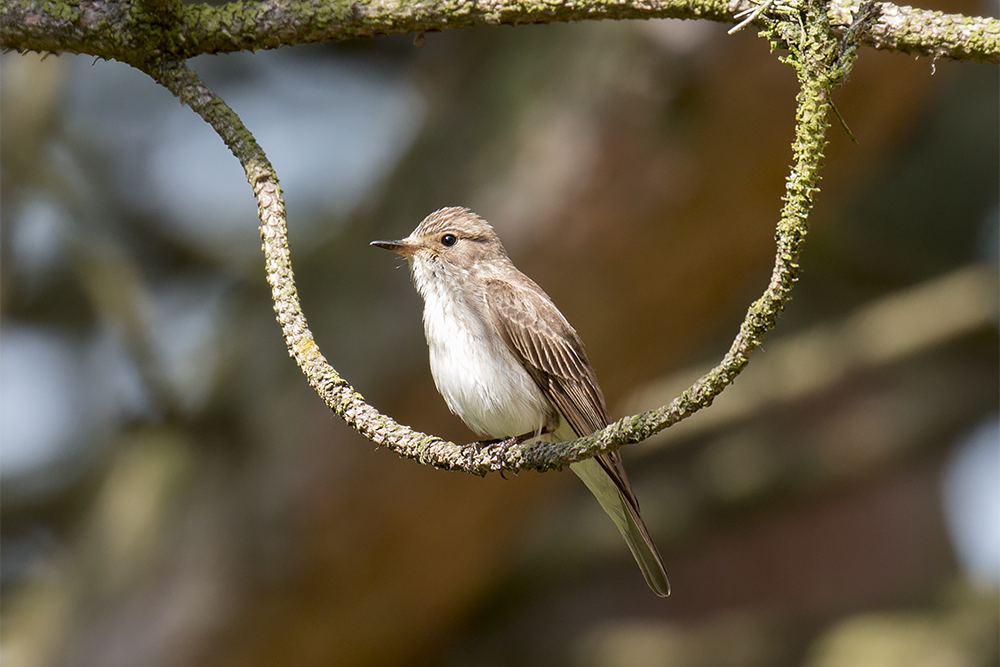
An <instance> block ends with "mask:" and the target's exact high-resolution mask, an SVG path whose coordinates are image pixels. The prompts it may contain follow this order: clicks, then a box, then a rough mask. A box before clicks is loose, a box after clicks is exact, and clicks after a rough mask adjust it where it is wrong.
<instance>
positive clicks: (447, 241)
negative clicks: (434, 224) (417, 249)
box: [441, 234, 458, 248]
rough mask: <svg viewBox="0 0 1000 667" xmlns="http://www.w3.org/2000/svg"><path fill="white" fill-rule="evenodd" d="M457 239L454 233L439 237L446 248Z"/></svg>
mask: <svg viewBox="0 0 1000 667" xmlns="http://www.w3.org/2000/svg"><path fill="white" fill-rule="evenodd" d="M457 241H458V237H457V236H455V235H454V234H445V235H444V236H442V237H441V245H443V246H444V247H446V248H450V247H451V246H453V245H455V243H456V242H457Z"/></svg>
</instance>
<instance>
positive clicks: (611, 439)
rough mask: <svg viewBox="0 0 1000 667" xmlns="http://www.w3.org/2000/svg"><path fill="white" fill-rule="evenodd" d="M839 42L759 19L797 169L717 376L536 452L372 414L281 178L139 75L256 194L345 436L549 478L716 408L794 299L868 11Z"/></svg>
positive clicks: (297, 351)
mask: <svg viewBox="0 0 1000 667" xmlns="http://www.w3.org/2000/svg"><path fill="white" fill-rule="evenodd" d="M860 12H861V14H860V16H858V17H857V18H856V19H855V21H854V22H853V23H852V25H851V27H850V29H848V30H847V31H846V32H845V35H846V36H847V37H846V38H845V39H838V38H837V37H836V36H835V35H834V33H833V32H832V30H831V27H830V24H829V19H828V17H827V13H826V8H825V5H823V4H822V3H820V2H813V3H810V4H807V5H806V6H805V7H804V8H803V9H802V11H801V13H800V14H796V15H794V16H788V17H785V18H783V19H772V18H768V17H764V18H763V20H764V21H765V23H766V25H767V27H766V30H765V33H766V34H767V36H768V37H769V39H770V40H771V42H772V45H773V46H775V47H779V48H784V49H788V51H789V53H788V55H787V56H785V57H784V58H783V60H784V61H785V62H787V63H789V64H791V65H792V66H793V67H794V68H795V70H796V73H797V75H798V78H799V81H800V84H801V89H800V92H799V94H798V96H797V104H798V111H797V113H796V128H795V140H794V143H793V151H794V163H793V165H792V168H791V173H790V175H789V176H788V178H787V181H786V191H785V195H784V198H783V199H784V206H783V208H782V211H781V216H780V219H779V221H778V226H777V232H776V239H777V253H776V256H775V264H774V269H773V271H772V274H771V281H770V283H769V285H768V287H767V289H766V291H765V292H764V294H763V295H762V296H761V297H760V298H759V299H758V300H757V301H755V302H754V303H753V304H752V305H751V306H750V308H749V310H748V311H747V315H746V318H745V319H744V322H743V324H742V326H741V327H740V332H739V335H738V336H737V337H736V340H735V341H734V342H733V344H732V346H731V347H730V349H729V352H728V353H727V354H726V355H725V357H724V358H723V359H722V361H721V362H720V363H719V365H718V366H716V367H715V368H714V369H713V370H712V371H710V372H709V373H708V374H706V375H705V376H704V377H702V378H700V379H699V380H698V381H697V382H695V383H694V385H692V386H691V387H690V388H689V389H688V390H687V391H685V392H684V393H683V394H681V396H679V397H678V398H676V399H675V400H674V401H672V402H671V403H670V404H669V405H667V406H664V407H662V408H659V409H657V410H650V411H649V412H646V413H643V414H641V415H636V416H632V417H626V418H623V419H621V420H619V421H618V422H616V423H614V424H612V425H611V426H608V427H607V428H605V429H604V430H602V431H600V432H598V433H596V434H594V435H592V436H589V437H586V438H581V439H579V440H576V441H573V442H570V443H532V444H527V445H520V446H513V447H505V446H502V445H493V446H484V447H469V446H460V445H456V444H454V443H451V442H447V441H444V440H442V439H440V438H437V437H435V436H431V435H427V434H425V433H421V432H419V431H415V430H413V429H411V428H409V427H407V426H405V425H402V424H399V423H397V422H396V421H394V420H393V419H391V418H390V417H388V416H386V415H383V414H381V413H380V412H379V411H378V410H376V409H375V408H374V407H372V406H370V405H368V404H367V403H366V402H365V401H364V399H363V397H362V396H361V395H360V394H358V393H357V392H356V391H355V390H354V389H353V387H351V385H350V384H348V383H347V381H346V380H344V379H343V378H342V377H340V375H339V374H338V373H337V371H336V370H334V368H333V367H332V366H330V364H329V363H328V362H327V361H326V359H325V358H324V357H323V355H322V354H321V353H320V351H319V348H318V347H317V345H316V342H315V340H314V338H313V336H312V333H311V332H310V330H309V327H308V324H307V322H306V318H305V315H304V314H303V313H302V309H301V306H300V303H299V299H298V294H297V290H296V287H295V281H294V275H293V272H292V267H291V261H290V257H289V248H288V238H287V227H286V223H285V210H284V203H283V201H282V198H281V189H280V187H279V185H278V179H277V175H276V174H275V172H274V169H273V167H272V166H271V164H270V163H269V162H268V160H267V157H266V155H265V154H264V152H263V150H262V149H261V147H260V146H259V145H258V144H257V142H256V140H255V139H254V138H253V136H252V135H251V134H250V132H249V131H248V130H247V129H246V128H245V127H244V126H243V123H242V121H240V119H239V117H238V116H237V115H236V114H235V112H233V111H232V110H231V109H230V108H229V107H228V106H227V105H226V104H225V103H224V102H223V101H222V100H221V99H220V98H219V97H218V96H216V95H215V94H214V93H212V91H211V90H209V89H208V88H207V87H206V86H205V85H204V83H202V82H201V80H200V79H199V78H198V76H197V74H195V73H194V72H193V71H192V70H191V69H190V68H188V67H187V66H186V65H185V64H184V63H183V62H180V61H177V60H173V61H160V62H157V63H154V64H151V65H147V66H145V68H144V69H145V71H146V72H147V73H148V74H149V75H150V76H152V77H153V78H154V79H155V80H156V81H158V82H160V83H161V84H162V85H164V86H165V87H167V88H168V89H169V90H171V91H172V92H173V93H174V94H175V95H177V96H178V97H179V98H180V99H181V100H182V101H183V102H185V103H187V104H188V105H190V106H191V108H192V109H194V111H195V112H197V113H198V114H199V115H200V116H201V117H202V118H204V119H205V120H206V122H208V123H209V124H210V125H211V126H212V127H213V128H214V129H215V130H216V132H218V133H219V135H220V136H221V137H222V138H223V140H224V141H225V143H226V145H227V146H229V148H230V150H232V152H233V154H234V155H236V157H237V158H238V159H239V160H240V163H241V164H242V165H243V167H244V169H245V171H246V175H247V180H248V181H249V182H250V184H251V186H252V187H253V190H254V194H255V195H256V197H257V202H258V214H259V216H260V220H261V238H262V240H263V250H264V255H265V258H266V270H267V280H268V283H269V284H270V285H271V293H272V298H273V300H274V308H275V312H276V314H277V319H278V323H279V324H280V325H281V329H282V333H283V335H284V337H285V341H286V344H287V346H288V349H289V352H290V354H291V355H292V357H293V358H294V359H295V361H296V363H297V364H298V365H299V367H300V368H301V369H302V372H303V373H305V375H306V377H307V379H308V382H309V384H310V385H311V386H312V387H313V388H314V389H315V390H316V391H317V393H319V395H320V396H321V397H322V398H323V400H324V401H325V402H326V404H327V405H328V406H329V407H330V409H332V410H333V411H334V412H336V413H337V414H338V415H340V416H341V417H342V418H343V419H344V420H345V421H346V422H347V423H348V424H349V425H350V426H351V427H353V428H354V429H356V430H357V431H358V432H360V433H361V434H362V435H364V436H365V437H367V438H368V439H370V440H372V441H373V442H375V443H377V444H379V445H383V446H385V447H388V448H390V449H392V450H393V451H394V452H396V453H397V454H399V455H400V456H403V457H407V458H412V459H415V460H417V461H419V462H421V463H425V464H430V465H434V466H436V467H439V468H445V469H457V470H464V471H466V472H470V473H474V474H478V475H484V474H486V473H487V472H489V471H491V470H511V471H518V470H525V469H531V470H539V471H542V470H549V469H553V468H561V467H564V466H565V465H567V464H569V463H571V462H573V461H578V460H581V459H585V458H588V457H590V456H594V455H596V454H598V453H602V452H607V451H611V450H613V449H617V448H618V447H620V446H621V445H623V444H626V443H634V442H639V441H641V440H644V439H646V438H648V437H649V436H650V435H652V434H654V433H656V432H658V431H661V430H663V429H664V428H667V427H668V426H670V425H671V424H674V423H677V422H678V421H680V420H682V419H684V418H686V417H688V416H690V415H692V414H694V413H695V412H696V411H698V410H700V409H701V408H704V407H707V406H709V405H711V403H712V401H713V400H714V398H715V397H716V396H717V395H718V394H719V393H720V392H722V391H723V389H725V388H726V387H727V386H728V385H729V384H731V383H732V382H733V380H734V379H735V378H736V376H737V375H739V373H740V371H742V370H743V368H744V367H745V366H746V364H747V362H748V360H749V356H750V354H751V353H752V352H753V350H754V349H756V348H757V347H758V346H759V345H760V343H761V340H762V338H763V336H764V334H765V333H766V332H768V331H769V330H770V329H772V328H773V327H774V325H775V322H776V319H777V316H778V313H779V312H781V310H782V308H783V307H784V304H785V303H786V301H787V300H788V298H789V294H790V292H791V288H792V285H793V284H794V282H795V279H796V275H797V273H798V263H797V260H798V256H799V252H800V250H801V247H802V243H803V241H804V239H805V235H806V232H807V222H806V221H807V217H808V214H809V212H810V210H811V209H812V205H813V197H814V194H815V193H816V191H817V188H816V183H817V182H818V180H819V168H820V162H821V160H822V157H823V149H824V147H825V145H826V138H825V136H826V130H827V128H828V124H829V123H828V120H827V117H828V115H829V112H830V110H831V104H830V102H829V91H830V90H831V89H832V87H833V86H835V85H837V84H838V83H839V82H840V81H842V80H843V78H844V77H845V76H846V75H847V72H848V71H849V69H850V67H851V64H852V63H853V59H854V54H855V49H856V47H857V45H858V43H860V41H861V39H862V38H863V35H864V34H865V33H866V28H867V27H868V26H870V25H871V24H872V23H873V22H874V21H875V20H877V18H878V11H877V9H876V8H875V4H874V3H869V4H867V5H865V7H863V8H862V9H861V10H860Z"/></svg>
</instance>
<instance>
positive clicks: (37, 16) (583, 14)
mask: <svg viewBox="0 0 1000 667" xmlns="http://www.w3.org/2000/svg"><path fill="white" fill-rule="evenodd" d="M145 4H146V5H147V6H148V7H150V8H151V9H152V11H149V12H141V11H139V12H135V11H133V9H134V8H133V6H132V4H131V3H127V2H108V1H106V0H104V1H101V0H98V1H95V0H66V1H65V2H60V3H51V4H48V3H45V4H43V3H39V2H38V1H37V0H2V2H0V26H2V30H0V47H2V48H4V49H15V50H17V51H27V50H35V51H49V52H52V53H63V52H66V53H86V54H90V55H94V56H99V57H102V58H108V59H116V60H121V61H123V62H127V63H133V64H134V63H137V62H142V61H143V60H146V59H148V58H149V57H150V56H151V55H156V56H162V57H170V58H173V59H178V60H185V59H187V58H191V57H193V56H196V55H200V54H204V53H229V52H234V51H246V50H251V51H253V50H257V49H274V48H278V47H280V46H287V45H292V44H303V43H308V42H318V41H323V40H342V39H350V38H355V37H367V36H373V35H383V34H390V33H408V32H433V31H440V30H450V29H454V28H465V27H469V26H482V25H500V24H504V25H516V24H521V23H552V22H559V21H582V20H600V19H653V18H680V19H697V18H701V19H709V20H712V21H720V22H724V23H735V22H736V15H737V14H738V13H739V12H741V11H744V10H747V9H749V8H752V7H753V6H755V5H757V4H760V3H759V2H758V1H757V0H627V1H625V2H617V1H615V0H566V1H565V2H563V1H561V2H556V3H553V2H550V1H548V0H484V1H481V2H480V1H472V0H464V1H461V2H458V3H455V2H440V1H438V2H433V1H422V0H410V1H408V2H407V1H403V0H397V1H396V2H384V1H383V0H299V1H298V2H294V1H293V2H282V3H277V2H273V1H272V0H265V1H264V2H256V3H251V2H230V3H227V4H225V5H222V6H219V7H213V6H209V5H206V4H182V3H176V4H174V3H170V2H168V0H146V3H145ZM881 8H882V11H881V14H882V18H881V19H880V20H879V22H878V23H877V24H876V25H875V26H873V28H872V30H871V31H869V32H868V33H867V35H866V38H865V40H864V41H863V42H862V43H863V44H865V45H868V46H873V47H875V48H878V49H888V50H893V51H902V52H904V53H913V54H918V55H925V56H931V57H949V58H957V59H962V60H975V61H982V62H994V63H998V62H1000V21H998V20H996V19H993V18H983V17H966V16H962V15H958V14H942V13H940V12H932V11H928V10H923V9H914V8H912V7H905V6H899V5H894V4H892V3H882V4H881ZM857 9H858V3H857V2H854V1H853V0H835V1H834V2H831V3H830V5H829V16H830V23H831V25H832V26H833V28H834V29H835V30H843V29H844V28H845V27H846V26H847V25H849V24H850V22H851V16H853V15H854V13H855V12H856V11H857ZM168 14H169V16H171V17H172V20H168V19H167V18H166V16H167V15H168ZM757 23H758V24H759V25H761V24H763V23H762V20H759V21H757Z"/></svg>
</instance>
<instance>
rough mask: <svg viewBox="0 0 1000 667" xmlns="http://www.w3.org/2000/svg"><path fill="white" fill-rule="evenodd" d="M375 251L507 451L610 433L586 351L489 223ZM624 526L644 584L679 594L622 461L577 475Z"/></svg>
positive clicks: (463, 402)
mask: <svg viewBox="0 0 1000 667" xmlns="http://www.w3.org/2000/svg"><path fill="white" fill-rule="evenodd" d="M372 245H375V246H378V247H380V248H385V249H386V250H392V251H393V252H396V253H399V254H400V255H403V256H404V257H406V258H407V259H408V260H409V263H410V271H411V272H412V274H413V282H414V283H415V285H416V287H417V291H418V292H419V293H420V296H421V297H423V299H424V333H425V334H426V336H427V345H428V347H429V348H430V359H431V373H432V374H433V376H434V384H435V385H436V386H437V389H438V391H439V392H441V395H442V396H443V397H444V400H445V401H446V402H447V403H448V407H449V408H450V409H451V411H452V412H453V413H455V414H456V415H458V416H459V417H461V418H462V421H464V422H465V423H466V424H467V425H468V426H469V428H471V429H472V430H473V431H475V432H476V433H478V434H479V435H482V436H488V437H489V438H495V439H497V440H506V439H514V440H517V441H524V440H527V439H529V438H536V437H548V438H553V439H555V440H561V441H565V440H574V439H576V438H577V437H581V436H585V435H589V434H591V433H593V432H594V431H597V430H599V429H602V428H604V427H605V426H607V425H608V424H609V423H610V420H609V418H608V408H607V406H606V405H605V402H604V394H603V393H602V392H601V387H600V386H599V385H598V384H597V376H596V374H595V373H594V368H593V367H592V366H591V365H590V361H589V360H588V359H587V353H586V352H584V350H583V341H581V340H580V337H579V336H578V335H577V333H576V331H574V329H573V327H571V326H570V324H569V322H567V321H566V318H565V317H563V315H562V313H560V312H559V309H557V308H556V306H555V304H553V303H552V300H551V299H550V298H549V297H548V295H547V294H546V293H545V292H543V291H542V288H541V287H539V286H538V285H536V284H535V283H534V281H532V280H531V279H530V278H528V276H526V275H524V274H523V273H521V272H520V271H518V270H517V268H516V267H515V266H514V264H513V263H512V262H511V261H510V258H508V257H507V251H506V250H504V247H503V244H502V243H500V239H499V238H498V237H497V235H496V232H494V231H493V228H492V227H491V226H490V224H489V223H488V222H486V221H485V220H483V219H482V218H480V217H479V216H478V215H476V214H475V213H473V212H472V211H470V210H469V209H467V208H460V207H452V208H443V209H441V210H440V211H436V212H434V213H431V214H430V215H429V216H427V217H426V218H425V219H424V221H423V222H421V223H420V224H419V225H418V226H417V228H416V229H415V230H413V233H411V234H410V235H409V236H407V237H406V238H405V239H401V240H399V241H372ZM570 469H571V470H572V471H573V472H575V473H576V474H577V475H578V476H579V477H580V479H582V480H583V482H584V484H586V485H587V488H589V489H590V491H591V492H592V493H593V494H594V495H595V496H596V497H597V500H598V502H599V503H600V504H601V507H603V508H604V511H605V512H607V513H608V515H609V516H610V517H611V520H612V521H614V523H615V525H616V526H618V530H620V531H621V534H622V536H623V537H624V538H625V541H626V542H627V543H628V546H629V549H631V550H632V555H633V556H635V560H636V562H637V563H639V568H640V569H641V570H642V574H643V576H644V577H645V578H646V583H648V584H649V587H650V588H652V589H653V592H655V593H656V594H657V595H661V596H666V595H669V594H670V584H669V583H667V575H666V573H665V572H664V570H663V563H662V561H661V560H660V554H659V553H658V552H657V551H656V546H655V545H654V544H653V540H652V539H651V538H650V537H649V532H648V531H647V530H646V526H645V524H644V523H643V522H642V517H641V516H639V503H638V502H637V501H636V499H635V495H634V494H633V493H632V487H631V486H630V485H629V481H628V476H627V475H626V474H625V468H624V467H623V466H622V460H621V455H620V454H619V453H618V452H617V451H615V452H611V453H609V454H602V455H600V456H598V457H596V458H593V459H587V460H585V461H579V462H577V463H573V464H570Z"/></svg>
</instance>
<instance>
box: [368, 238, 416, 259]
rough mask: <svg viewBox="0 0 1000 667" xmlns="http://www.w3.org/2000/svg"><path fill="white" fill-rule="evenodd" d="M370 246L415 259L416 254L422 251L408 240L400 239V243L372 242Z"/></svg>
mask: <svg viewBox="0 0 1000 667" xmlns="http://www.w3.org/2000/svg"><path fill="white" fill-rule="evenodd" d="M370 245H373V246H377V247H379V248H385V249H386V250H391V251H393V252H394V253H397V254H399V255H402V256H403V257H413V255H414V253H416V252H417V251H418V250H420V246H418V245H416V244H415V243H411V242H410V241H407V240H406V239H400V240H399V241H372V242H371V244H370Z"/></svg>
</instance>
